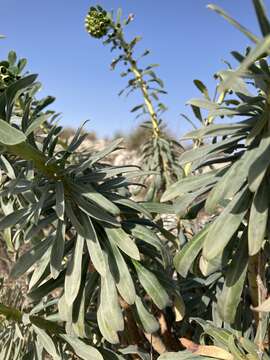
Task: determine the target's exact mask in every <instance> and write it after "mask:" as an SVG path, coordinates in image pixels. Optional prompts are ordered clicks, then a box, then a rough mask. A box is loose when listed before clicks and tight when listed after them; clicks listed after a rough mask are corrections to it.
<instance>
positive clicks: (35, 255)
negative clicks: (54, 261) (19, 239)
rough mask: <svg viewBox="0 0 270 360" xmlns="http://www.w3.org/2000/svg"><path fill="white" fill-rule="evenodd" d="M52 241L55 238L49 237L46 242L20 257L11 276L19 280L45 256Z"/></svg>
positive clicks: (40, 243) (41, 242)
mask: <svg viewBox="0 0 270 360" xmlns="http://www.w3.org/2000/svg"><path fill="white" fill-rule="evenodd" d="M52 241H53V236H50V237H47V238H46V239H45V240H44V241H40V242H39V243H38V244H37V245H36V246H34V247H33V248H32V249H31V250H29V251H27V252H26V253H24V254H23V255H22V256H20V257H19V259H18V261H17V262H16V264H15V265H14V267H13V268H12V270H11V276H12V277H14V278H17V277H19V276H21V275H22V274H24V273H25V272H26V271H27V270H28V269H30V268H31V267H32V266H33V265H34V264H35V263H36V262H37V261H38V260H39V259H41V257H42V256H43V255H44V254H45V252H46V251H47V250H48V248H49V247H50V246H51V244H52Z"/></svg>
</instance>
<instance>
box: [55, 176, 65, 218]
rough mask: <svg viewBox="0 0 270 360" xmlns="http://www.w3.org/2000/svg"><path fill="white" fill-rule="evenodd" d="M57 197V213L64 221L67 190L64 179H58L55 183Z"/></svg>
mask: <svg viewBox="0 0 270 360" xmlns="http://www.w3.org/2000/svg"><path fill="white" fill-rule="evenodd" d="M55 198H56V205H55V211H56V214H57V216H58V218H59V219H60V220H62V221H64V214H65V190H64V185H63V183H62V181H57V182H56V184H55Z"/></svg>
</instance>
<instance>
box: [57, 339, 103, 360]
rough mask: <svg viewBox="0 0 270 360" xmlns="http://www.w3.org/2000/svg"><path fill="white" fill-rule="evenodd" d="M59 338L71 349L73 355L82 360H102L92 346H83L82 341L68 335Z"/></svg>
mask: <svg viewBox="0 0 270 360" xmlns="http://www.w3.org/2000/svg"><path fill="white" fill-rule="evenodd" d="M61 337H62V338H63V339H64V340H65V341H66V342H67V343H68V344H69V345H70V346H71V347H72V348H73V350H74V352H75V354H76V355H77V356H79V357H80V358H81V359H83V360H103V357H102V355H101V354H100V353H99V351H98V350H97V349H95V348H94V347H93V346H90V345H87V344H85V343H84V342H83V341H82V340H80V339H77V338H75V337H73V336H70V335H65V334H62V335H61Z"/></svg>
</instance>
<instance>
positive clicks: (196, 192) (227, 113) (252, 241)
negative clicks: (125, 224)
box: [162, 0, 270, 358]
mask: <svg viewBox="0 0 270 360" xmlns="http://www.w3.org/2000/svg"><path fill="white" fill-rule="evenodd" d="M253 4H254V8H255V11H256V15H257V18H258V22H259V25H260V29H261V32H262V35H263V38H262V39H260V38H258V37H257V36H255V35H254V34H252V33H251V32H250V31H248V30H247V29H246V28H244V27H243V26H241V25H240V24H239V23H238V22H236V21H235V20H233V19H232V18H231V17H230V16H229V15H228V14H227V13H225V12H224V11H223V10H222V9H220V8H219V7H217V6H215V5H209V8H210V9H212V10H214V11H216V12H218V13H219V14H221V15H222V16H223V17H224V18H225V19H227V20H228V21H229V22H230V23H232V24H233V25H235V26H236V27H237V28H238V29H240V30H241V31H242V32H243V33H244V34H245V35H247V36H248V38H249V39H250V40H251V41H252V42H254V43H255V46H254V49H251V48H248V49H247V51H246V52H245V53H244V54H241V53H239V52H237V51H233V52H232V55H233V57H234V58H235V59H236V60H237V61H239V63H240V64H239V67H238V68H237V69H236V70H233V69H232V67H231V66H229V68H228V69H226V70H224V71H221V72H219V73H218V74H217V78H218V79H219V84H218V92H219V93H220V94H221V96H222V102H221V103H220V104H217V103H215V102H213V101H211V100H210V98H209V97H207V96H205V97H204V99H192V100H190V101H189V103H190V104H191V105H193V106H196V107H199V108H200V109H201V110H202V111H204V112H205V111H206V112H207V118H208V119H211V120H213V119H215V118H217V117H221V118H227V117H229V118H234V117H236V119H235V121H230V122H225V121H224V120H223V121H222V122H220V121H219V122H217V123H212V121H211V124H209V125H208V126H207V127H203V128H201V129H198V130H194V131H192V132H190V133H188V134H187V135H186V136H185V137H184V138H185V139H203V140H204V145H203V146H201V147H200V148H195V149H192V150H189V151H186V152H185V153H184V154H183V155H182V156H181V158H180V164H181V165H185V164H191V174H190V176H189V177H187V178H185V179H183V180H180V181H178V182H177V183H175V184H173V185H172V186H171V187H170V188H169V189H167V191H166V192H165V193H164V195H163V197H162V200H163V201H169V200H174V199H176V198H178V199H179V200H178V203H181V201H182V202H185V203H186V216H187V217H194V216H196V215H197V214H198V212H199V211H204V212H206V213H208V214H209V215H212V220H211V221H210V224H207V225H206V226H205V227H204V228H203V229H202V230H201V231H200V232H199V233H198V234H196V236H194V238H193V239H191V241H189V242H187V243H186V244H185V245H184V247H183V248H182V249H180V250H179V252H178V253H177V255H176V256H175V258H174V265H175V267H176V270H177V271H178V273H179V274H180V275H181V278H187V279H188V278H190V279H191V278H194V276H195V277H196V276H197V278H201V279H203V281H208V280H207V279H211V281H210V280H209V281H208V284H211V288H212V291H211V293H210V297H209V294H208V295H207V297H208V299H207V298H206V300H205V301H207V307H208V308H209V313H208V319H207V320H211V321H212V322H213V323H212V324H211V326H212V325H216V326H220V327H223V328H224V330H225V329H226V332H227V331H228V330H230V331H231V332H232V333H234V334H235V336H236V337H237V338H238V340H239V341H240V338H239V337H240V336H243V335H244V336H245V338H246V340H248V341H250V342H249V343H246V345H247V347H245V349H243V348H242V347H241V346H239V347H236V348H235V340H232V338H228V340H227V349H228V348H229V349H230V351H231V353H232V354H233V355H234V356H235V358H250V356H255V357H254V358H268V356H267V351H269V348H268V342H267V339H268V337H269V314H268V313H267V310H269V305H267V304H269V300H268V302H266V303H264V301H265V300H266V299H267V296H268V293H269V271H268V268H269V165H270V160H269V159H270V157H269V155H270V152H269V149H270V133H269V129H270V128H269V106H270V102H269V99H270V97H269V94H270V93H269V91H270V71H269V64H268V54H269V50H270V38H269V37H270V21H269V19H268V17H267V14H266V10H265V7H264V4H263V2H262V1H261V0H253ZM224 94H225V97H224ZM191 274H193V275H191ZM205 278H206V279H205ZM182 281H183V280H182ZM187 308H188V303H187ZM192 315H193V316H194V314H192ZM204 320H206V319H204ZM199 323H200V321H199ZM205 326H206V329H207V330H209V326H210V324H208V325H207V324H205V323H204V325H203V327H205ZM204 329H205V328H204ZM206 333H208V331H206ZM213 334H214V333H213V332H212V333H211V334H210V337H212V338H214V340H215V341H214V342H216V340H217V339H216V338H215V336H213ZM223 340H225V339H224V338H223ZM225 342H226V341H225ZM252 342H253V345H252ZM224 345H225V344H224V343H223V345H222V347H223V348H224ZM240 348H241V351H240V352H239V350H240ZM237 349H238V350H237ZM234 350H235V351H236V350H237V351H236V352H234ZM252 352H253V355H251V353H252ZM254 353H255V355H254ZM247 354H249V355H247ZM256 354H257V355H256ZM217 358H218V357H217ZM252 358H253V357H252Z"/></svg>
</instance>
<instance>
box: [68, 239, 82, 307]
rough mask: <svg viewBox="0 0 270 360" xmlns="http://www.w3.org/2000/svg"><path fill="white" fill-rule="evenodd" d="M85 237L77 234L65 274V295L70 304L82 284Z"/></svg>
mask: <svg viewBox="0 0 270 360" xmlns="http://www.w3.org/2000/svg"><path fill="white" fill-rule="evenodd" d="M83 245H84V239H83V238H82V237H81V236H80V235H77V239H76V241H75V249H74V252H73V254H72V257H71V259H69V262H68V266H67V272H66V276H65V297H66V302H67V304H68V305H70V306H71V305H72V304H73V302H74V300H75V299H76V296H77V294H78V291H79V289H80V284H81V272H82V256H83Z"/></svg>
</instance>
